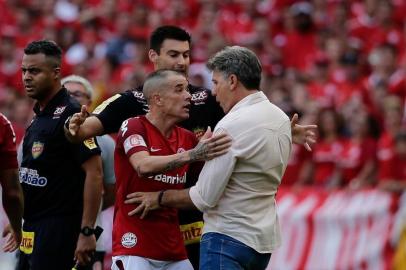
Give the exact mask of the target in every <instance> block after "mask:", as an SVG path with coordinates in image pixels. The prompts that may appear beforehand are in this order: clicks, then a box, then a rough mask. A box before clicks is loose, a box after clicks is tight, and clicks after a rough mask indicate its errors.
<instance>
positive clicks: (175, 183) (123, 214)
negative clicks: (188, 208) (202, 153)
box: [113, 116, 197, 261]
mask: <svg viewBox="0 0 406 270" xmlns="http://www.w3.org/2000/svg"><path fill="white" fill-rule="evenodd" d="M196 144H197V139H196V137H195V135H194V134H193V133H192V132H190V131H187V130H185V129H183V128H180V127H175V128H174V129H173V131H172V134H171V137H170V138H169V139H167V138H165V137H164V136H163V135H162V134H161V132H160V131H159V130H158V129H157V128H156V127H155V126H154V125H152V124H151V123H150V122H149V121H148V120H147V119H146V118H145V116H140V117H134V118H130V119H128V120H126V121H124V122H123V124H122V126H121V128H120V131H119V133H118V135H117V143H116V150H115V153H114V169H115V174H116V203H115V209H114V223H113V255H114V256H116V255H134V256H140V257H146V258H151V259H155V260H164V261H175V260H183V259H186V258H187V255H186V251H185V247H184V243H183V238H182V234H181V233H180V230H179V223H178V212H177V210H176V209H175V208H162V209H159V210H155V211H151V212H150V213H149V214H148V215H147V216H146V217H145V218H144V219H140V218H139V216H138V215H135V216H132V217H130V216H128V212H130V211H131V210H133V209H135V208H136V207H137V205H134V204H124V200H125V198H126V196H127V195H128V194H129V193H132V192H136V191H143V192H150V191H160V190H165V189H182V188H183V186H184V184H185V182H186V172H187V170H188V167H189V166H188V165H185V166H183V167H180V168H177V169H174V170H171V171H167V172H164V173H161V174H156V175H153V176H150V177H140V176H138V174H137V172H136V171H135V170H134V168H133V167H132V165H131V164H130V161H129V158H130V157H131V155H133V154H134V153H136V152H139V151H148V152H149V153H150V155H154V156H166V155H172V154H176V153H179V152H182V151H186V150H189V149H191V148H193V147H194V146H195V145H196Z"/></svg>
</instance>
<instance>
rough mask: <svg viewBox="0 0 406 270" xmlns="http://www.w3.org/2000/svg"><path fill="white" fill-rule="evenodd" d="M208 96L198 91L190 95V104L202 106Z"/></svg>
mask: <svg viewBox="0 0 406 270" xmlns="http://www.w3.org/2000/svg"><path fill="white" fill-rule="evenodd" d="M207 97H208V95H207V93H206V92H205V91H200V92H196V93H193V94H192V102H193V103H194V104H197V105H198V104H203V103H204V101H205V100H206V99H207Z"/></svg>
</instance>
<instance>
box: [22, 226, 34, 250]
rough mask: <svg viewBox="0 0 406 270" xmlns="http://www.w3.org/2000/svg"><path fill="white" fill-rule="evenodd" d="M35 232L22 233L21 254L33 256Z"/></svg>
mask: <svg viewBox="0 0 406 270" xmlns="http://www.w3.org/2000/svg"><path fill="white" fill-rule="evenodd" d="M34 235H35V234H34V232H25V231H22V239H21V244H20V250H21V252H23V253H25V254H31V253H32V250H33V249H34Z"/></svg>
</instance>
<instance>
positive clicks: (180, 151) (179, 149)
mask: <svg viewBox="0 0 406 270" xmlns="http://www.w3.org/2000/svg"><path fill="white" fill-rule="evenodd" d="M185 151H186V150H185V149H183V148H182V147H181V148H178V152H177V153H183V152H185Z"/></svg>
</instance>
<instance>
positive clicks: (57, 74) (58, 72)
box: [54, 67, 61, 80]
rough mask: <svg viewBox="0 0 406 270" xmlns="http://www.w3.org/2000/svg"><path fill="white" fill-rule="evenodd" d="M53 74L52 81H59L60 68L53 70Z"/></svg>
mask: <svg viewBox="0 0 406 270" xmlns="http://www.w3.org/2000/svg"><path fill="white" fill-rule="evenodd" d="M54 72H55V77H54V79H55V80H56V79H59V78H60V76H61V68H60V67H56V68H54Z"/></svg>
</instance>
